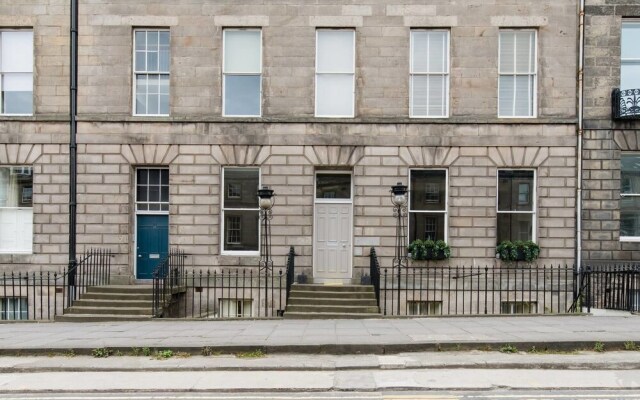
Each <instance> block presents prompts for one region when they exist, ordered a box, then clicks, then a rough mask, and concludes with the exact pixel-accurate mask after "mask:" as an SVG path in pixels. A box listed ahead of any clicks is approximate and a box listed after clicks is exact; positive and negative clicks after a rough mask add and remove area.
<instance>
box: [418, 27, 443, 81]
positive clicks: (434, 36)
mask: <svg viewBox="0 0 640 400" xmlns="http://www.w3.org/2000/svg"><path fill="white" fill-rule="evenodd" d="M411 35H412V38H413V41H412V46H413V47H412V54H411V56H412V64H413V65H412V67H413V69H412V72H414V73H415V72H431V73H447V72H448V69H449V66H448V52H449V50H448V40H447V38H448V35H449V34H448V32H445V31H412V32H411Z"/></svg>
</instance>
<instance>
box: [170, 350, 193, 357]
mask: <svg viewBox="0 0 640 400" xmlns="http://www.w3.org/2000/svg"><path fill="white" fill-rule="evenodd" d="M174 356H175V357H178V358H189V357H191V353H187V352H186V351H177V352H176V353H175V354H174Z"/></svg>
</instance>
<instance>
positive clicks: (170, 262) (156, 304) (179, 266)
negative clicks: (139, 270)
mask: <svg viewBox="0 0 640 400" xmlns="http://www.w3.org/2000/svg"><path fill="white" fill-rule="evenodd" d="M186 257H187V254H186V253H185V252H184V251H182V250H180V249H171V250H169V254H168V255H167V256H166V257H165V258H164V259H163V260H162V261H160V263H159V264H158V266H156V267H155V268H154V270H153V274H152V276H153V310H152V313H153V316H154V317H162V315H163V314H164V313H165V311H166V309H167V307H168V306H169V304H170V303H171V296H172V295H173V292H174V289H175V288H177V287H179V286H180V281H181V279H182V278H183V277H184V275H185V271H184V259H185V258H186Z"/></svg>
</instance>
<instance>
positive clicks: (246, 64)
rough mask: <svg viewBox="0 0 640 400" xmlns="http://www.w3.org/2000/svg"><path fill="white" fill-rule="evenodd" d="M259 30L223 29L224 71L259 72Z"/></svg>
mask: <svg viewBox="0 0 640 400" xmlns="http://www.w3.org/2000/svg"><path fill="white" fill-rule="evenodd" d="M260 48H261V44H260V31H258V30H225V32H224V72H228V73H229V72H230V73H254V74H259V73H260V72H261V62H260Z"/></svg>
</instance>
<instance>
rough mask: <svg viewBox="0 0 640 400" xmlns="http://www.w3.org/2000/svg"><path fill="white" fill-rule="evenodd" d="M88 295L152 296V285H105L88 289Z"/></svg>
mask: <svg viewBox="0 0 640 400" xmlns="http://www.w3.org/2000/svg"><path fill="white" fill-rule="evenodd" d="M87 293H123V294H124V293H128V294H151V293H153V286H151V285H105V286H92V287H89V288H87Z"/></svg>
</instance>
